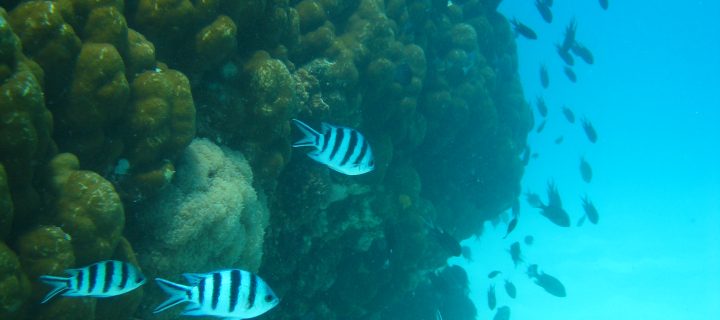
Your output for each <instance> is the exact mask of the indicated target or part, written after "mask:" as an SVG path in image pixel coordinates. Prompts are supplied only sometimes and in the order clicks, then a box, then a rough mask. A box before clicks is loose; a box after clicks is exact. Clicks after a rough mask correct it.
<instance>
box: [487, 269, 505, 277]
mask: <svg viewBox="0 0 720 320" xmlns="http://www.w3.org/2000/svg"><path fill="white" fill-rule="evenodd" d="M501 273H502V272H501V271H500V270H495V271H493V272H490V273H488V279H492V278H495V277H497V276H498V275H499V274H501Z"/></svg>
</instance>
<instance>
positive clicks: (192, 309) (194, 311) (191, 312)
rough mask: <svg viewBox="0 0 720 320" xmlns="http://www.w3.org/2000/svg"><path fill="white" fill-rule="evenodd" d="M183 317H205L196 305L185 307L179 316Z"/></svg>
mask: <svg viewBox="0 0 720 320" xmlns="http://www.w3.org/2000/svg"><path fill="white" fill-rule="evenodd" d="M180 315H183V316H206V315H207V314H205V313H204V312H203V311H202V309H201V308H200V305H199V304H197V303H193V304H189V305H187V307H185V310H183V312H182V313H181V314H180Z"/></svg>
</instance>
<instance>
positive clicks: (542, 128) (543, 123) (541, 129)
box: [535, 119, 547, 133]
mask: <svg viewBox="0 0 720 320" xmlns="http://www.w3.org/2000/svg"><path fill="white" fill-rule="evenodd" d="M545 124H547V119H544V120H543V121H542V122H540V124H539V125H538V127H537V129H535V132H537V133H540V132H543V130H545Z"/></svg>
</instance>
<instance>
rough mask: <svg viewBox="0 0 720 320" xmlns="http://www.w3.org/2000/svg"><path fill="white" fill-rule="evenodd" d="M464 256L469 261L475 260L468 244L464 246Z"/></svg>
mask: <svg viewBox="0 0 720 320" xmlns="http://www.w3.org/2000/svg"><path fill="white" fill-rule="evenodd" d="M462 256H463V258H465V259H467V260H468V261H473V257H472V250H471V249H470V247H468V246H462Z"/></svg>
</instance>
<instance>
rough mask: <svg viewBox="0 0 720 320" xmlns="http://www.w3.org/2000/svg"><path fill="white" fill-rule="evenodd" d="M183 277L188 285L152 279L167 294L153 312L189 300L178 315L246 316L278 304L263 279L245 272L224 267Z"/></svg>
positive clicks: (237, 317)
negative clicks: (165, 298) (223, 268)
mask: <svg viewBox="0 0 720 320" xmlns="http://www.w3.org/2000/svg"><path fill="white" fill-rule="evenodd" d="M183 277H184V278H185V280H187V282H188V285H181V284H177V283H173V282H170V281H167V280H165V279H160V278H157V279H155V281H156V282H157V284H158V286H160V288H161V289H163V291H165V293H167V294H168V295H169V296H170V297H169V298H168V299H167V300H165V302H163V303H162V304H160V305H159V306H158V307H157V308H155V311H154V312H155V313H158V312H162V311H165V310H167V309H169V308H172V307H174V306H176V305H178V304H180V303H183V302H189V303H190V304H188V305H187V306H186V307H185V310H183V312H182V315H186V316H217V317H226V318H234V319H246V318H253V317H257V316H259V315H261V314H263V313H265V312H267V311H268V310H270V309H272V308H273V307H275V306H276V305H277V304H278V303H280V299H278V297H277V296H276V295H275V293H274V292H273V291H272V289H270V287H269V286H268V285H267V284H266V283H265V281H263V280H262V279H260V277H258V276H257V275H255V274H254V273H251V272H248V271H244V270H240V269H228V270H220V271H215V272H211V273H203V274H198V273H185V274H183Z"/></svg>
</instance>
